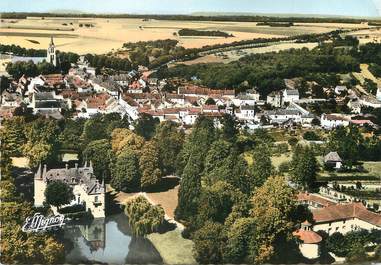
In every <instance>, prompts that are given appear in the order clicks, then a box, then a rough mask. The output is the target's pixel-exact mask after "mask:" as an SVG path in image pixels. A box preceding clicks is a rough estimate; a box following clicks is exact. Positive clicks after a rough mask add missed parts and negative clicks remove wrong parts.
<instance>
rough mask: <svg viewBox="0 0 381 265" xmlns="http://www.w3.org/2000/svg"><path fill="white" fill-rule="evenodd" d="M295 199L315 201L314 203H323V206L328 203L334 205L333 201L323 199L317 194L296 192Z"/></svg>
mask: <svg viewBox="0 0 381 265" xmlns="http://www.w3.org/2000/svg"><path fill="white" fill-rule="evenodd" d="M297 200H298V201H311V202H315V203H318V204H320V205H323V206H324V207H327V206H330V205H335V203H334V202H332V201H330V200H327V199H324V198H322V197H320V196H317V195H314V194H309V193H305V192H300V193H298V195H297Z"/></svg>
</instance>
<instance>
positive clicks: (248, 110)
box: [235, 105, 255, 121]
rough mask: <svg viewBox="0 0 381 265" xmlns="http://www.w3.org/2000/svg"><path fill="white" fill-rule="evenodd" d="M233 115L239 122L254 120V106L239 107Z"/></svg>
mask: <svg viewBox="0 0 381 265" xmlns="http://www.w3.org/2000/svg"><path fill="white" fill-rule="evenodd" d="M235 115H236V117H237V118H238V119H239V120H246V121H252V120H254V119H255V106H250V105H241V106H240V108H239V110H237V111H236V113H235Z"/></svg>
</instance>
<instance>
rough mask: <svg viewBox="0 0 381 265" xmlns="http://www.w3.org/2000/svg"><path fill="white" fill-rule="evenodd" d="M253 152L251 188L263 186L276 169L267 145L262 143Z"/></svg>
mask: <svg viewBox="0 0 381 265" xmlns="http://www.w3.org/2000/svg"><path fill="white" fill-rule="evenodd" d="M252 154H253V164H252V165H251V167H250V180H249V183H248V184H249V185H250V188H251V190H253V189H254V188H255V187H260V186H262V184H263V183H265V181H266V180H267V179H268V178H269V177H270V176H271V174H272V172H273V171H274V169H273V166H272V164H271V158H270V151H269V148H268V146H267V145H265V144H260V145H259V146H256V147H255V149H254V151H253V153H252Z"/></svg>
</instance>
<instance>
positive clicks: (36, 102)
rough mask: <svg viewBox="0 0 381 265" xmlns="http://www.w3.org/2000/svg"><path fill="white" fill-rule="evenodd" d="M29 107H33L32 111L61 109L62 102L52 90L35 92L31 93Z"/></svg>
mask: <svg viewBox="0 0 381 265" xmlns="http://www.w3.org/2000/svg"><path fill="white" fill-rule="evenodd" d="M30 107H31V108H33V112H34V113H37V112H44V111H61V108H62V104H61V101H60V100H59V99H58V98H57V96H56V93H55V92H54V91H52V92H35V93H33V96H32V102H31V103H30Z"/></svg>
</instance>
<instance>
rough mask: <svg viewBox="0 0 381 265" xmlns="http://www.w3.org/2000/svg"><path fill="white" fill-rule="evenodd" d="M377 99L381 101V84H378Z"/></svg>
mask: <svg viewBox="0 0 381 265" xmlns="http://www.w3.org/2000/svg"><path fill="white" fill-rule="evenodd" d="M376 98H377V99H378V100H379V101H381V84H380V83H379V84H378V87H377V93H376Z"/></svg>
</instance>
